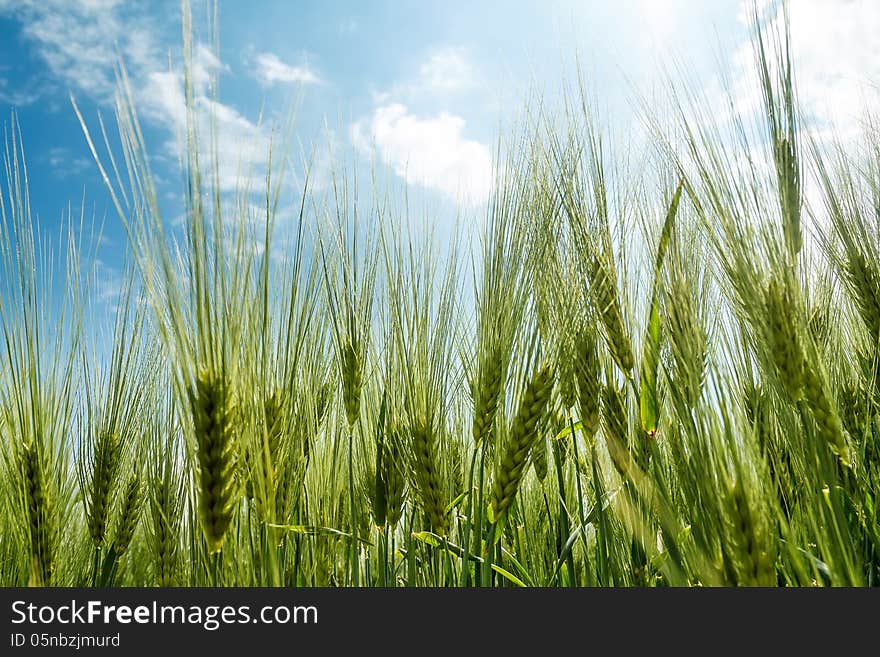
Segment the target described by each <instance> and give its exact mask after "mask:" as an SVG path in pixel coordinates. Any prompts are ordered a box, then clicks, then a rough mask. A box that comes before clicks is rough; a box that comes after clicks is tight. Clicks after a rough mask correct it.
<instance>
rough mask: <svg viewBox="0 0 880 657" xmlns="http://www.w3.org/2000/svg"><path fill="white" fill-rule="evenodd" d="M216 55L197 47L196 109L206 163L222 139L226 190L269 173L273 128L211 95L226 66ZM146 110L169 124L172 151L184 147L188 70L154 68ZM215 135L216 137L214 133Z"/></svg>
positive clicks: (143, 100) (143, 102)
mask: <svg viewBox="0 0 880 657" xmlns="http://www.w3.org/2000/svg"><path fill="white" fill-rule="evenodd" d="M223 69H224V66H223V64H222V63H221V62H220V61H219V60H218V59H217V57H216V55H215V54H214V53H213V52H211V51H210V50H209V49H208V48H205V47H204V46H199V47H197V48H196V49H195V53H194V57H193V62H192V79H193V110H194V118H195V126H196V130H197V131H198V132H199V136H200V139H201V144H202V146H203V152H202V154H201V156H202V163H203V164H207V163H208V161H209V160H207V159H205V158H208V157H210V155H211V153H210V148H209V145H210V144H211V143H212V141H214V142H215V143H216V145H217V159H218V162H217V164H218V174H219V175H218V184H219V187H220V190H221V191H224V192H234V191H241V190H242V187H243V186H248V187H249V189H250V190H251V191H257V189H258V188H257V187H256V185H258V184H259V181H260V180H262V178H263V177H264V175H265V170H266V167H267V165H268V160H269V140H270V135H269V132H268V130H266V129H265V128H264V127H263V126H261V125H259V124H257V123H254V122H253V121H251V120H250V119H248V118H247V117H245V116H244V115H243V114H241V113H240V112H239V111H238V110H236V109H235V108H234V107H232V106H231V105H227V104H224V103H221V102H219V101H217V100H215V99H214V98H213V97H212V95H211V88H210V81H211V79H212V76H214V75H216V74H217V73H218V72H219V71H221V70H223ZM138 99H139V101H140V109H141V110H142V112H143V113H144V114H145V115H146V116H148V117H149V118H151V119H153V120H154V121H158V122H160V123H163V124H165V125H166V126H167V127H168V129H169V130H170V131H171V133H172V136H171V137H170V138H169V139H168V141H167V142H166V149H167V150H168V151H169V152H173V153H177V152H178V151H179V149H181V148H183V144H182V143H181V138H182V137H183V135H184V133H185V129H186V100H185V97H184V86H183V75H182V74H181V73H180V72H179V71H175V70H170V71H164V72H151V73H148V74H147V75H146V81H145V83H144V86H143V88H142V90H141V91H140V93H139V94H138ZM212 137H215V138H216V139H212Z"/></svg>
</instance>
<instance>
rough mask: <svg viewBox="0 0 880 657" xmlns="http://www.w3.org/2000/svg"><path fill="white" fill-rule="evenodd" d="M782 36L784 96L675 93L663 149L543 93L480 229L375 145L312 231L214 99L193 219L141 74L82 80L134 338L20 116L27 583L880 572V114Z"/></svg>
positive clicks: (12, 137)
mask: <svg viewBox="0 0 880 657" xmlns="http://www.w3.org/2000/svg"><path fill="white" fill-rule="evenodd" d="M183 25H184V52H185V53H191V51H192V42H191V40H190V37H189V34H190V31H189V30H190V26H189V23H188V15H187V13H186V7H185V6H184V20H183ZM765 34H766V33H764V32H762V31H760V30H756V31H755V38H754V41H755V49H754V50H755V62H754V67H755V68H754V70H755V73H756V75H757V80H758V89H756V91H758V92H759V93H760V98H761V102H762V109H763V111H762V112H761V113H760V116H759V118H758V120H757V122H756V123H754V124H753V123H748V122H745V121H733V122H732V123H730V124H727V125H726V126H722V125H721V124H720V123H719V122H718V121H717V120H716V117H715V116H714V115H713V112H712V111H710V108H708V107H707V106H706V105H705V104H704V103H701V101H700V99H699V98H694V97H692V96H691V95H689V94H688V93H687V90H686V89H683V88H680V87H678V88H676V87H673V86H670V88H669V91H668V95H669V98H668V100H669V103H670V104H671V106H672V107H673V108H674V111H673V112H672V114H671V116H672V120H669V117H668V116H667V120H664V121H660V120H657V119H656V118H654V117H653V116H652V114H651V112H650V111H648V110H647V109H646V110H645V112H644V114H645V116H644V125H645V127H646V131H647V133H648V135H649V141H650V145H651V148H650V151H649V153H648V155H646V159H644V160H643V161H640V162H637V163H634V162H632V161H631V160H628V159H626V158H623V157H618V151H616V150H615V149H614V148H612V147H610V146H609V140H608V139H607V135H606V134H605V132H604V131H603V128H602V125H603V122H602V120H601V117H600V116H598V115H597V113H596V112H595V111H594V108H593V106H592V104H591V103H590V102H589V101H588V100H587V99H588V94H587V92H586V91H584V90H583V89H582V87H580V86H579V85H573V86H572V87H571V88H570V89H569V91H568V92H567V94H566V97H565V101H564V103H563V104H562V106H561V107H560V108H559V109H558V111H550V110H547V109H546V108H542V107H540V106H539V105H540V103H538V102H536V101H534V100H532V101H530V103H528V104H527V106H526V108H525V111H523V113H522V118H521V119H520V120H519V121H518V122H517V123H516V125H515V126H511V127H510V129H509V130H508V131H506V132H505V133H504V135H503V136H502V137H501V138H499V146H498V149H497V152H498V154H499V155H498V157H499V159H500V166H498V167H497V171H498V175H497V176H496V180H495V181H494V186H493V192H492V195H491V198H490V200H489V202H488V203H487V204H486V207H485V208H484V211H483V215H482V221H481V222H480V223H479V226H478V227H477V239H475V240H469V239H466V238H465V236H464V235H459V237H458V239H453V240H452V242H451V243H450V244H438V242H437V240H436V239H435V238H433V237H432V236H431V232H430V231H429V230H426V229H424V228H423V226H421V225H420V224H419V223H418V222H417V221H416V218H415V217H413V216H411V215H410V214H409V208H408V207H406V206H405V205H402V204H400V203H393V202H390V200H389V197H388V196H387V195H385V194H384V193H383V192H382V191H381V190H378V189H373V188H371V186H370V185H369V183H368V182H365V181H363V180H361V181H358V180H356V178H355V176H353V175H352V172H351V171H349V170H347V169H346V167H345V166H344V165H340V166H338V167H336V168H335V169H334V173H333V177H332V185H331V187H330V191H329V193H324V194H317V193H314V194H313V193H312V191H311V189H310V187H309V179H308V176H306V178H305V181H304V182H303V184H302V188H301V189H298V190H296V191H297V193H298V197H299V198H301V203H300V205H299V206H298V207H297V209H296V210H297V216H296V218H295V221H294V222H293V224H292V228H289V229H286V232H285V233H284V234H281V231H280V230H279V229H278V225H277V224H276V215H277V212H278V208H279V198H280V196H281V193H282V189H281V182H280V181H281V180H283V179H284V178H283V176H282V175H281V172H280V171H277V170H271V171H270V172H269V175H267V177H266V180H265V181H264V187H263V188H262V189H259V190H242V192H241V194H240V195H236V197H235V198H233V199H230V198H229V197H228V196H226V195H224V194H221V191H220V189H219V187H218V185H217V163H216V159H215V157H213V155H212V149H211V146H210V141H211V140H210V136H209V135H206V134H203V132H202V131H201V130H200V126H199V124H198V122H197V121H196V120H195V118H194V111H195V110H194V108H193V107H192V103H191V102H189V103H188V110H189V112H188V120H187V122H186V125H187V131H186V135H185V137H186V139H185V149H184V155H183V158H184V159H183V164H184V181H183V184H184V188H185V190H186V199H185V200H186V206H185V208H182V211H183V212H184V215H185V221H184V223H183V226H182V228H181V231H180V234H179V236H174V235H172V234H171V233H170V232H169V227H168V225H167V222H166V219H167V218H164V217H163V216H162V215H161V213H160V212H159V199H158V198H157V194H156V190H155V185H154V182H153V177H152V174H151V171H150V167H149V157H148V149H147V145H146V144H145V142H144V139H143V136H142V133H141V131H140V128H139V122H138V117H137V109H138V108H137V107H136V104H135V103H134V101H133V100H132V95H131V93H130V91H129V90H128V87H127V86H126V80H125V75H124V69H120V82H119V94H118V101H117V107H116V117H115V125H112V126H111V125H110V123H112V122H107V124H106V125H105V123H104V122H101V123H100V124H99V123H98V121H97V119H96V118H95V117H90V116H83V114H82V113H81V112H80V110H79V109H78V108H76V105H74V107H75V110H74V111H75V112H76V114H77V116H78V118H79V120H80V122H81V125H82V128H83V134H84V138H85V139H84V143H86V144H87V146H88V148H89V149H90V150H91V152H92V154H93V156H94V160H95V167H97V168H99V170H100V173H101V175H102V177H103V179H104V181H105V183H106V186H107V189H108V191H109V193H110V194H111V196H112V200H113V204H114V210H115V215H114V217H113V220H118V221H120V222H122V223H123V224H124V226H125V230H126V233H127V235H128V238H129V247H130V251H131V263H132V266H131V271H130V275H129V277H128V279H127V283H126V285H125V287H124V289H123V292H122V295H121V298H120V301H119V303H118V304H117V307H116V315H115V320H114V321H113V323H112V324H113V325H112V328H111V330H110V331H109V332H108V335H107V336H106V340H105V341H104V343H103V344H102V345H101V346H100V347H96V346H95V345H94V343H93V341H91V340H90V339H89V338H88V336H87V333H88V330H87V329H88V327H89V326H90V325H91V323H92V322H91V321H90V318H89V316H88V312H89V310H88V309H89V308H90V306H89V304H88V303H87V298H88V293H89V291H88V285H87V284H85V283H84V281H88V280H89V272H90V271H92V266H93V264H94V260H95V255H94V253H93V251H92V250H91V249H90V248H89V246H88V244H89V242H88V240H87V239H86V233H87V230H86V229H85V228H84V222H83V221H82V220H80V219H79V218H76V219H71V220H70V221H68V222H67V224H65V231H64V234H63V235H61V236H57V235H47V234H43V233H41V232H40V231H39V230H38V229H37V228H36V226H35V222H34V221H33V218H32V217H31V214H30V210H29V197H28V179H27V174H26V168H25V158H24V151H25V148H26V145H27V144H26V141H27V139H26V135H24V136H22V135H21V132H20V130H18V129H17V127H16V124H15V122H14V121H13V122H12V124H11V125H10V126H9V129H8V130H7V137H6V148H5V157H4V164H5V184H4V185H3V187H2V191H0V217H2V222H0V262H2V264H0V328H2V332H0V351H2V357H0V455H2V458H0V584H2V585H4V586H25V585H28V586H94V585H96V586H382V587H398V586H399V587H403V586H447V587H478V586H479V587H514V586H529V587H572V586H617V587H622V586H640V587H642V586H677V587H679V586H876V585H877V584H878V583H880V582H878V578H880V522H878V520H880V509H878V504H880V499H878V497H880V389H878V383H880V379H878V377H880V234H878V230H880V127H878V124H877V123H876V122H875V121H874V120H873V119H872V117H873V116H874V115H873V114H872V111H873V110H874V109H875V108H870V107H867V108H864V115H865V117H866V120H865V121H864V122H863V133H862V135H861V137H860V140H859V144H858V148H857V149H853V148H844V147H843V146H841V145H837V144H834V143H829V142H828V140H821V141H820V140H819V139H817V138H815V135H814V134H813V133H812V132H811V130H810V126H809V125H808V123H807V122H805V121H804V120H803V117H802V114H801V112H800V111H799V107H798V102H797V93H796V81H797V71H796V70H792V67H791V59H790V57H789V56H788V47H789V46H788V43H789V42H788V35H787V34H786V33H777V34H774V35H772V37H773V38H772V39H771V40H770V41H767V40H766V36H765ZM186 70H187V72H188V75H187V76H186V84H187V86H188V88H191V85H192V79H191V77H192V76H191V67H188V68H187V69H186ZM187 98H188V100H189V101H191V100H192V94H191V93H190V94H188V96H187ZM808 190H810V193H808ZM252 196H256V197H258V198H259V199H260V205H261V208H262V212H263V215H262V216H261V217H259V221H255V222H254V221H239V220H237V218H238V217H240V215H241V213H245V212H247V208H248V207H250V206H249V205H248V202H247V200H248V198H250V197H252ZM59 237H60V239H58V238H59ZM279 244H284V247H283V249H282V250H283V253H284V256H285V257H283V258H278V257H273V254H275V255H277V253H278V252H279V246H278V245H279ZM59 290H63V291H64V293H61V294H59Z"/></svg>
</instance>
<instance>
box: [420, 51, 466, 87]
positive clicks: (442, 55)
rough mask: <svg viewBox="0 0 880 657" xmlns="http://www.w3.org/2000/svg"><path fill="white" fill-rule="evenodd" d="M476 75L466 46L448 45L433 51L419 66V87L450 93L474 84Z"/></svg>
mask: <svg viewBox="0 0 880 657" xmlns="http://www.w3.org/2000/svg"><path fill="white" fill-rule="evenodd" d="M474 77H475V75H474V69H473V66H472V65H471V63H470V61H469V60H468V58H467V54H466V52H465V50H464V48H459V47H450V46H447V47H443V48H439V49H437V50H435V51H434V52H432V53H431V54H430V55H429V56H428V59H427V61H425V62H424V63H423V64H422V65H421V66H420V67H419V81H418V84H417V87H419V88H420V89H423V90H427V91H431V92H434V93H450V92H454V91H460V90H462V89H466V88H468V87H470V86H472V85H473V83H474Z"/></svg>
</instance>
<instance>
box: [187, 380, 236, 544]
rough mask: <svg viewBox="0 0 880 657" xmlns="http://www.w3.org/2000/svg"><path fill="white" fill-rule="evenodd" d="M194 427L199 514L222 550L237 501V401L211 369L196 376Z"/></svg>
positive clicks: (207, 534)
mask: <svg viewBox="0 0 880 657" xmlns="http://www.w3.org/2000/svg"><path fill="white" fill-rule="evenodd" d="M192 416H193V426H194V432H195V438H196V444H197V457H198V466H199V473H198V474H199V516H200V518H201V521H202V528H203V530H204V533H205V539H206V540H207V542H208V548H209V550H210V551H211V552H218V551H219V550H220V548H221V547H222V546H223V540H224V538H225V537H226V530H227V529H228V528H229V525H230V523H231V522H232V515H233V511H234V509H235V504H236V502H237V499H236V494H237V487H236V482H235V449H236V439H235V424H234V404H233V400H232V394H231V391H230V390H229V387H228V383H227V382H226V381H224V380H223V378H222V377H220V376H218V375H216V374H214V373H213V372H211V371H210V370H203V371H201V372H200V373H199V374H198V377H197V379H196V387H195V392H194V394H193V396H192Z"/></svg>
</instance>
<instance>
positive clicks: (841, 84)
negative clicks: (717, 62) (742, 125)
mask: <svg viewBox="0 0 880 657" xmlns="http://www.w3.org/2000/svg"><path fill="white" fill-rule="evenodd" d="M788 4H789V6H788V15H789V20H790V34H791V53H792V64H793V68H794V72H795V80H796V85H797V93H798V100H799V103H800V106H801V109H802V110H803V111H804V112H805V115H806V118H807V119H808V120H809V121H810V124H811V127H812V128H814V129H816V130H819V131H820V132H826V133H831V132H833V133H835V134H836V135H837V136H839V137H841V138H843V139H844V140H848V139H852V138H855V137H856V136H857V134H858V132H859V129H860V121H861V119H862V118H863V111H864V109H865V107H866V106H867V105H868V104H870V103H876V101H877V99H878V94H877V92H878V87H877V84H878V81H880V58H878V57H877V53H878V52H880V3H878V2H876V0H847V1H846V2H842V1H841V0H798V2H791V3H788ZM752 6H753V5H752V2H751V0H743V2H742V3H741V6H740V10H739V15H738V18H739V20H740V21H741V22H744V23H747V22H749V21H750V20H751V16H752ZM759 14H760V15H762V16H764V17H766V19H767V24H766V27H765V28H764V30H763V33H764V35H765V43H768V42H769V41H770V39H769V36H770V35H771V34H774V33H779V34H781V33H782V20H783V11H782V6H781V3H778V4H776V3H774V4H771V3H769V2H767V1H766V0H765V1H764V2H763V4H762V5H761V6H759ZM753 61H754V59H753V47H752V45H751V43H745V44H743V45H742V46H741V47H740V48H739V49H738V50H737V51H736V53H735V54H734V64H735V65H736V66H737V68H738V70H739V71H740V75H741V77H740V80H739V82H738V88H737V92H738V93H741V94H742V97H743V100H742V101H741V102H740V109H741V110H756V109H757V108H758V106H759V103H760V92H759V89H758V87H757V82H756V80H755V78H754V64H753Z"/></svg>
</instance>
